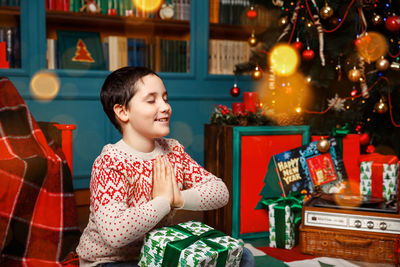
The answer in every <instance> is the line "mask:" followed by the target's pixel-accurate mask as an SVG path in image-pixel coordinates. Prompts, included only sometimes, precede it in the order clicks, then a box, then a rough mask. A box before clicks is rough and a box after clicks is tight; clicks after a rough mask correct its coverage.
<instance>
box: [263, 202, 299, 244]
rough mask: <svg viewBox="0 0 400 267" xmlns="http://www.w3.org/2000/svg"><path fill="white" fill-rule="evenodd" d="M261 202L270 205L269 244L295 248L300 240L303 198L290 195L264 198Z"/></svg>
mask: <svg viewBox="0 0 400 267" xmlns="http://www.w3.org/2000/svg"><path fill="white" fill-rule="evenodd" d="M261 203H263V204H264V205H265V206H266V207H268V219H269V246H270V247H275V248H285V249H291V248H293V247H294V246H295V245H296V244H297V242H298V231H299V226H300V222H301V210H302V200H300V199H298V198H296V197H292V196H290V195H289V196H288V197H281V198H278V199H263V200H262V201H261Z"/></svg>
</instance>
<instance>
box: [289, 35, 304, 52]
mask: <svg viewBox="0 0 400 267" xmlns="http://www.w3.org/2000/svg"><path fill="white" fill-rule="evenodd" d="M292 46H293V47H294V48H295V49H296V50H297V51H301V50H303V46H304V45H303V43H302V42H300V41H299V38H296V41H295V42H293V43H292Z"/></svg>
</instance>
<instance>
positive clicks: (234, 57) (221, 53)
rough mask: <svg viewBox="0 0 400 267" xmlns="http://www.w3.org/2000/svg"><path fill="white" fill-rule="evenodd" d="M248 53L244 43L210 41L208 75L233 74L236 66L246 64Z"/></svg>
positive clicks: (247, 47) (246, 45)
mask: <svg viewBox="0 0 400 267" xmlns="http://www.w3.org/2000/svg"><path fill="white" fill-rule="evenodd" d="M250 53H251V51H250V46H249V44H248V43H247V42H246V41H230V40H210V41H209V53H208V58H209V61H208V62H209V66H208V71H209V73H210V74H233V71H234V69H235V66H236V65H237V64H239V63H244V62H248V60H249V57H250Z"/></svg>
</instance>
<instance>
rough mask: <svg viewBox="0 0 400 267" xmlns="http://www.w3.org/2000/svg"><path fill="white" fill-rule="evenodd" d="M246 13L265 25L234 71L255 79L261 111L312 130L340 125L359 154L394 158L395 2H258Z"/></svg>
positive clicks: (397, 106) (398, 149)
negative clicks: (353, 136) (357, 138)
mask: <svg viewBox="0 0 400 267" xmlns="http://www.w3.org/2000/svg"><path fill="white" fill-rule="evenodd" d="M246 12H247V13H246V16H247V19H248V20H251V19H254V20H257V19H258V18H260V17H263V18H268V19H269V20H270V23H269V27H268V28H264V29H263V30H262V31H261V30H260V29H257V28H256V27H254V30H253V31H252V34H251V35H249V45H250V46H252V56H251V58H250V61H249V62H246V63H243V64H239V65H237V66H236V69H235V74H236V75H241V74H244V73H251V75H252V77H253V79H254V80H257V81H256V82H255V83H256V86H257V90H258V91H259V95H260V100H261V105H262V109H263V110H264V112H265V114H266V115H268V116H271V117H275V118H282V117H285V116H286V117H287V118H289V119H288V120H286V122H287V124H299V119H298V117H299V116H300V117H301V120H300V121H301V122H300V123H304V124H308V125H310V129H311V133H312V134H313V135H314V134H315V135H321V134H322V135H325V134H329V133H331V131H332V129H335V128H340V127H344V126H345V127H347V129H349V130H350V132H355V133H359V134H360V135H361V144H362V145H363V147H362V149H363V152H367V150H368V151H369V152H371V151H373V150H374V149H375V151H376V152H381V153H383V154H385V153H396V154H397V155H398V156H399V155H400V128H399V127H400V17H399V16H397V15H396V14H399V15H400V1H397V0H396V1H390V0H323V1H321V0H289V1H288V0H285V1H283V0H272V1H261V0H260V1H251V6H250V7H249V8H248V9H247V11H246ZM278 44H283V45H281V46H278ZM290 49H292V50H293V51H295V55H291V54H290V53H292V50H290ZM290 68H292V69H294V70H293V72H289V70H291V69H290ZM290 118H295V119H290ZM278 123H279V119H278Z"/></svg>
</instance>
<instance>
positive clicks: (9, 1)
mask: <svg viewBox="0 0 400 267" xmlns="http://www.w3.org/2000/svg"><path fill="white" fill-rule="evenodd" d="M19 4H20V0H0V6H19Z"/></svg>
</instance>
